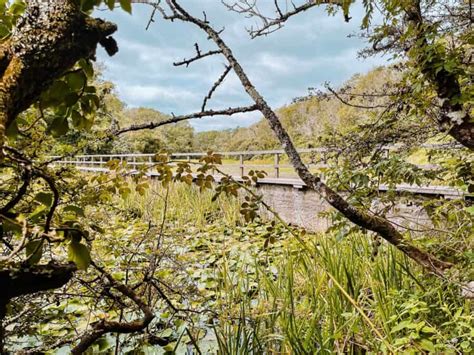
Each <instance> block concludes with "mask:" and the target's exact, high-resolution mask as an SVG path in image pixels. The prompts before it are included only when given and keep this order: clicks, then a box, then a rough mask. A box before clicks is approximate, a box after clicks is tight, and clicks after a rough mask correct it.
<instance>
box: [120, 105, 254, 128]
mask: <svg viewBox="0 0 474 355" xmlns="http://www.w3.org/2000/svg"><path fill="white" fill-rule="evenodd" d="M257 110H258V106H257V105H251V106H242V107H229V108H227V109H223V110H207V111H201V112H196V113H191V114H189V115H182V116H173V117H172V118H170V119H168V120H164V121H161V122H149V123H143V124H136V125H131V126H130V127H126V128H122V129H119V130H116V131H112V132H111V133H112V134H113V135H117V136H118V135H120V134H123V133H126V132H133V131H140V130H143V129H154V128H157V127H160V126H164V125H168V124H171V123H177V122H181V121H186V120H191V119H194V118H203V117H211V116H232V115H235V114H236V113H244V112H252V111H257Z"/></svg>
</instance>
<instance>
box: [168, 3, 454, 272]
mask: <svg viewBox="0 0 474 355" xmlns="http://www.w3.org/2000/svg"><path fill="white" fill-rule="evenodd" d="M168 1H169V2H170V3H171V5H172V6H173V7H174V8H175V9H176V11H178V12H179V14H180V17H179V19H180V20H182V21H185V22H189V23H192V24H194V25H196V26H197V27H199V28H200V29H201V30H203V31H204V32H206V34H207V35H208V36H209V38H210V39H212V40H213V41H214V43H216V45H217V46H218V47H219V48H220V49H221V50H222V54H223V55H224V56H225V58H226V59H227V61H228V63H229V65H230V66H232V69H233V70H234V72H235V74H236V75H237V77H238V78H239V80H240V82H241V84H242V86H243V88H244V90H245V91H246V92H247V94H248V95H249V96H250V98H252V100H254V102H255V105H257V107H258V109H259V110H260V112H261V113H262V114H263V116H264V117H265V118H266V120H267V121H268V123H269V125H270V128H271V129H272V130H273V132H274V133H275V135H276V137H277V138H278V140H279V141H280V143H281V145H282V146H283V148H284V150H285V152H286V154H287V155H288V157H289V159H290V162H291V164H292V165H293V167H294V169H295V171H296V172H297V173H298V175H299V177H300V178H301V180H303V181H304V182H305V184H306V185H307V186H308V187H309V188H310V189H312V190H314V191H316V192H317V193H318V194H319V195H321V197H322V198H324V199H325V200H326V201H327V202H328V203H329V204H330V205H331V206H333V207H334V208H335V209H337V210H338V211H339V212H340V213H341V214H343V215H344V216H345V217H346V218H347V219H349V220H350V221H351V222H353V223H355V224H356V225H358V226H360V227H362V228H364V229H368V230H371V231H373V232H375V233H377V234H379V235H380V236H381V237H382V238H384V239H385V240H386V241H388V242H389V243H390V244H392V245H394V246H395V247H397V248H398V249H399V250H401V251H402V252H404V253H405V254H406V255H407V256H409V257H410V258H412V259H413V260H415V261H416V262H418V263H419V264H420V265H422V266H424V267H425V268H427V269H428V270H430V271H432V272H433V273H436V274H441V273H442V270H444V269H446V268H448V267H450V266H451V264H450V263H447V262H444V261H441V260H439V259H437V258H436V257H434V256H433V255H430V254H429V253H426V252H424V251H422V250H420V249H418V248H417V247H415V246H413V245H411V244H410V243H409V242H408V241H407V240H405V238H404V237H403V235H402V234H401V233H400V232H399V231H398V230H397V229H396V228H395V227H394V226H393V225H392V224H391V223H390V222H389V221H388V220H386V219H384V218H382V217H379V216H373V215H370V214H368V213H366V212H364V211H362V210H360V209H358V208H356V207H354V206H353V205H351V204H349V203H348V202H347V201H346V200H345V199H344V198H343V197H342V196H341V195H339V194H338V193H337V192H336V191H334V190H332V189H331V188H330V187H328V186H327V185H326V184H325V183H324V182H322V181H321V179H320V177H318V176H315V175H313V174H312V173H311V172H310V171H309V169H308V167H307V166H306V165H305V164H304V163H303V161H302V159H301V157H300V155H299V154H298V152H297V150H296V148H295V146H294V144H293V142H292V140H291V138H290V136H289V134H288V132H287V131H286V130H285V128H284V127H283V126H282V124H281V122H280V120H279V118H278V116H277V115H276V114H275V112H274V111H273V110H272V109H271V107H270V106H269V105H268V103H267V102H266V100H265V99H264V98H263V97H262V95H261V94H260V93H259V92H258V91H257V89H256V88H255V86H254V85H253V84H252V82H251V81H250V79H249V78H248V76H247V74H246V73H245V71H244V69H243V68H242V66H241V65H240V63H239V62H238V61H237V59H236V58H235V56H234V54H233V53H232V51H231V49H230V48H229V47H228V46H227V44H226V43H225V42H224V41H223V40H222V38H221V37H220V35H219V33H218V32H217V31H216V30H214V29H213V28H212V27H211V26H210V25H209V24H208V23H206V22H203V21H201V20H200V19H198V18H196V17H193V16H191V15H190V14H189V13H188V12H187V11H186V10H185V9H184V8H183V7H181V6H180V5H179V4H178V2H177V0H168Z"/></svg>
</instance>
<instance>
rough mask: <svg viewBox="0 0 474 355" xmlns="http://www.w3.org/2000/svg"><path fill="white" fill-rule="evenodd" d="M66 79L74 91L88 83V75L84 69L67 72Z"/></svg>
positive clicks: (79, 89)
mask: <svg viewBox="0 0 474 355" xmlns="http://www.w3.org/2000/svg"><path fill="white" fill-rule="evenodd" d="M65 79H66V82H67V83H68V85H69V87H70V88H71V90H73V91H81V90H82V89H83V88H84V86H85V85H86V83H87V78H86V75H85V74H84V72H83V71H82V70H81V71H77V72H73V73H70V74H67V75H66V77H65Z"/></svg>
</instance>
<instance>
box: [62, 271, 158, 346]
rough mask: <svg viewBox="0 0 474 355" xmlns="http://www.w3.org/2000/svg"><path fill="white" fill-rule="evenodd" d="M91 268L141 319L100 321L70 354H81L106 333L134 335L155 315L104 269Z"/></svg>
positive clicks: (130, 290)
mask: <svg viewBox="0 0 474 355" xmlns="http://www.w3.org/2000/svg"><path fill="white" fill-rule="evenodd" d="M93 266H94V267H95V268H96V269H97V270H98V271H100V272H101V273H102V274H103V275H104V276H105V277H106V278H107V280H108V281H109V283H110V285H111V286H112V287H113V288H115V289H116V290H118V291H119V292H120V293H122V294H123V295H124V296H126V297H127V298H129V299H130V300H131V301H132V302H133V303H135V305H136V306H137V307H138V308H139V309H140V310H141V311H142V312H143V318H140V319H137V320H134V321H130V322H115V321H107V320H102V321H100V322H98V323H95V324H94V325H93V329H92V330H91V331H90V332H89V333H86V334H85V335H84V336H82V338H81V340H80V342H79V344H77V345H76V346H75V347H74V348H73V349H72V350H71V354H73V355H74V354H83V353H84V352H85V351H86V350H87V349H88V348H89V347H90V346H91V345H92V344H93V343H94V342H95V341H96V340H97V339H99V338H100V337H101V336H103V335H104V334H106V333H121V334H129V333H135V332H138V331H140V330H143V329H145V328H146V327H147V326H148V325H149V324H150V323H151V321H152V320H153V318H154V317H155V315H154V314H153V311H152V310H151V309H150V307H148V305H147V304H145V302H143V300H142V299H141V298H140V297H138V295H137V294H136V293H135V292H134V291H133V290H132V289H131V288H129V287H128V286H126V285H124V284H122V283H120V282H118V281H117V280H115V279H114V278H113V277H112V275H110V274H109V273H108V272H107V271H105V269H103V268H102V267H100V266H97V265H95V264H93Z"/></svg>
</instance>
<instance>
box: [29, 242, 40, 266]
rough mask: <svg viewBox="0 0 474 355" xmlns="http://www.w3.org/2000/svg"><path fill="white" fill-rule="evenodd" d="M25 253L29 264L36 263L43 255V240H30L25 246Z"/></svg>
mask: <svg viewBox="0 0 474 355" xmlns="http://www.w3.org/2000/svg"><path fill="white" fill-rule="evenodd" d="M25 253H26V257H27V259H28V263H29V264H30V265H34V264H38V263H39V261H40V260H41V256H42V255H43V241H42V240H32V241H30V242H28V243H27V244H26V246H25Z"/></svg>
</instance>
